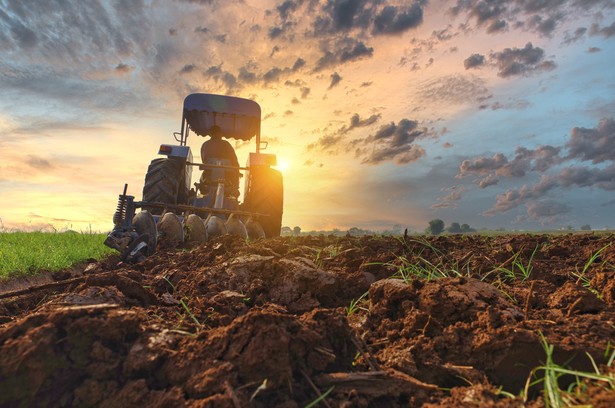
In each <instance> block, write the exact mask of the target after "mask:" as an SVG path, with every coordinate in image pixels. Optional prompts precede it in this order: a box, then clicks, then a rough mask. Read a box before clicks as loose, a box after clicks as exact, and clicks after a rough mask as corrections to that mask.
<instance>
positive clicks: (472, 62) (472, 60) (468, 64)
mask: <svg viewBox="0 0 615 408" xmlns="http://www.w3.org/2000/svg"><path fill="white" fill-rule="evenodd" d="M484 63H485V56H484V55H480V54H472V55H470V56H469V57H468V58H466V59H465V60H463V66H464V67H465V69H470V68H476V67H479V66H481V65H483V64H484Z"/></svg>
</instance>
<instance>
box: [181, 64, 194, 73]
mask: <svg viewBox="0 0 615 408" xmlns="http://www.w3.org/2000/svg"><path fill="white" fill-rule="evenodd" d="M196 68H197V67H196V65H194V64H187V65H184V66H183V67H182V69H180V70H179V73H180V74H189V73H191V72H194V70H195V69H196Z"/></svg>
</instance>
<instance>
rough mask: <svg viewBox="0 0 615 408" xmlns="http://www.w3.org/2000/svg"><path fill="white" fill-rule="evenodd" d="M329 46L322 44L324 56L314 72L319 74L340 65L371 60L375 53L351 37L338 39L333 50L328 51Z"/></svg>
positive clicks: (317, 63)
mask: <svg viewBox="0 0 615 408" xmlns="http://www.w3.org/2000/svg"><path fill="white" fill-rule="evenodd" d="M328 46H329V45H328V44H327V43H322V47H323V48H324V50H323V55H322V57H320V59H319V60H318V61H317V62H316V67H315V68H314V71H316V72H318V71H321V70H323V69H325V68H330V67H333V66H336V65H338V64H343V63H346V62H351V61H356V60H360V59H364V58H371V57H372V56H373V53H374V49H373V48H372V47H367V46H366V45H365V44H364V43H363V42H361V41H358V40H356V39H354V38H349V37H343V38H339V39H336V40H335V42H334V44H333V49H331V50H329V49H327V47H328Z"/></svg>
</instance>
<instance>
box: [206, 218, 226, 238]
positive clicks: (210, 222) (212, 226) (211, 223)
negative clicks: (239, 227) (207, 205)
mask: <svg viewBox="0 0 615 408" xmlns="http://www.w3.org/2000/svg"><path fill="white" fill-rule="evenodd" d="M205 229H206V230H207V240H210V239H212V238H215V237H220V236H222V235H226V233H227V231H226V225H225V224H224V221H223V220H222V218H220V217H217V216H215V215H210V216H209V217H207V220H206V221H205Z"/></svg>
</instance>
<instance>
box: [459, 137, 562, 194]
mask: <svg viewBox="0 0 615 408" xmlns="http://www.w3.org/2000/svg"><path fill="white" fill-rule="evenodd" d="M560 150H561V148H559V147H554V146H548V145H547V146H540V147H538V148H537V149H535V150H530V149H527V148H525V147H517V149H516V150H515V156H514V157H513V159H512V160H508V158H507V157H506V156H504V155H503V154H502V153H496V154H495V155H493V157H491V158H489V157H479V158H478V159H474V160H464V161H462V162H461V165H460V166H459V174H458V175H457V178H461V177H465V176H467V175H472V174H473V175H482V176H485V175H486V176H487V177H485V178H483V179H482V180H481V187H482V188H485V187H487V186H489V185H493V184H496V183H495V182H494V181H495V180H496V178H495V176H500V177H513V178H520V177H524V176H525V175H526V173H527V172H528V171H541V172H544V171H546V170H548V169H549V168H551V167H553V166H555V165H557V164H559V163H561V162H562V161H563V159H562V158H561V157H560V155H559V153H560Z"/></svg>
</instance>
